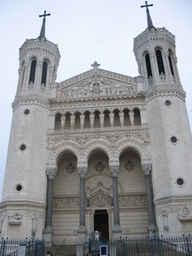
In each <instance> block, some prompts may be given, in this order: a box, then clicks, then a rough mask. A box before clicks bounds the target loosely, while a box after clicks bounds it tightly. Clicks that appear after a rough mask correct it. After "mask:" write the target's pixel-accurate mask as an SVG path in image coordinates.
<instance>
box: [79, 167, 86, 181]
mask: <svg viewBox="0 0 192 256" xmlns="http://www.w3.org/2000/svg"><path fill="white" fill-rule="evenodd" d="M77 169H78V174H79V176H80V178H83V179H84V178H85V177H86V175H87V167H77Z"/></svg>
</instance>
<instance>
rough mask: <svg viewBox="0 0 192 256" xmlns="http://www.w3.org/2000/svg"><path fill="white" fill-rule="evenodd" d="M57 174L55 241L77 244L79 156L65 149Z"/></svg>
mask: <svg viewBox="0 0 192 256" xmlns="http://www.w3.org/2000/svg"><path fill="white" fill-rule="evenodd" d="M57 169H58V172H57V175H56V177H55V178H54V185H53V212H52V228H53V243H54V244H61V243H62V242H63V240H64V239H65V242H66V244H75V242H76V241H77V230H78V227H79V209H80V181H79V174H78V170H77V157H76V156H75V154H74V153H73V152H71V151H64V152H63V153H61V154H60V155H59V157H58V159H57Z"/></svg>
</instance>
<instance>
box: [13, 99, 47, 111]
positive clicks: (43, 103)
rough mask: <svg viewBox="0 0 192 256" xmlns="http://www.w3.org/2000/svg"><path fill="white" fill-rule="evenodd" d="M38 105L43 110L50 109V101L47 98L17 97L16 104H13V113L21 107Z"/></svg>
mask: <svg viewBox="0 0 192 256" xmlns="http://www.w3.org/2000/svg"><path fill="white" fill-rule="evenodd" d="M30 105H37V106H39V107H42V108H46V109H49V103H48V99H47V98H45V97H41V96H39V95H38V96H37V95H28V96H20V97H16V98H15V100H14V102H13V103H12V108H13V111H15V110H16V109H17V108H18V107H20V106H30Z"/></svg>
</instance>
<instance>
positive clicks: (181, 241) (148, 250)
mask: <svg viewBox="0 0 192 256" xmlns="http://www.w3.org/2000/svg"><path fill="white" fill-rule="evenodd" d="M100 244H101V243H100V241H99V240H97V239H94V236H93V235H92V236H91V238H90V239H89V251H90V252H91V253H92V255H93V256H97V255H98V254H99V249H100ZM108 251H109V255H113V256H115V255H116V256H129V255H130V256H133V255H134V256H192V239H191V237H190V235H188V236H184V235H183V236H182V237H169V238H166V237H162V236H161V237H157V236H154V237H153V238H149V237H145V238H133V239H131V238H120V239H119V240H111V241H109V242H108Z"/></svg>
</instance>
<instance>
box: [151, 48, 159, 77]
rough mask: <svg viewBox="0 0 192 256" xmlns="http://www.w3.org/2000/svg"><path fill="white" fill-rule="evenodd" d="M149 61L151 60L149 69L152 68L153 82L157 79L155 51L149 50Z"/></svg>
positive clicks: (157, 70)
mask: <svg viewBox="0 0 192 256" xmlns="http://www.w3.org/2000/svg"><path fill="white" fill-rule="evenodd" d="M149 56H150V61H151V69H152V75H153V82H155V81H158V80H159V69H158V66H157V59H156V54H155V52H150V53H149Z"/></svg>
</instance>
